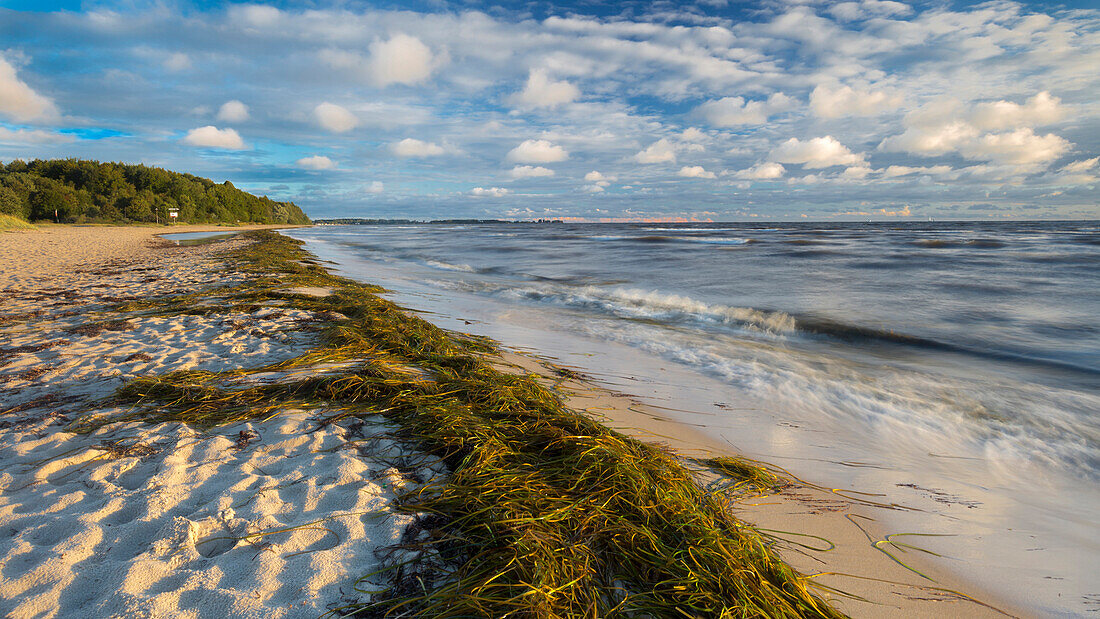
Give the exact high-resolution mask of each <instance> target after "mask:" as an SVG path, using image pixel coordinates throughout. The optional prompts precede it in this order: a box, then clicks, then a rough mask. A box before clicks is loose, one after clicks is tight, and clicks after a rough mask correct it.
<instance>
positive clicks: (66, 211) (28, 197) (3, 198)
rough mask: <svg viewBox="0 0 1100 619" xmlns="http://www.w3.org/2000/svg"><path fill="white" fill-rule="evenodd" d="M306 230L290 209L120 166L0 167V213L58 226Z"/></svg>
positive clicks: (202, 182)
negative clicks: (226, 225) (172, 223)
mask: <svg viewBox="0 0 1100 619" xmlns="http://www.w3.org/2000/svg"><path fill="white" fill-rule="evenodd" d="M170 209H175V210H176V211H177V212H178V217H177V218H176V221H180V222H188V223H214V222H230V223H234V222H238V221H240V222H252V223H266V224H308V223H310V221H309V218H308V217H306V215H305V213H303V212H302V209H300V208H298V206H297V205H296V204H294V203H293V202H275V201H274V200H270V199H268V198H267V197H266V196H265V197H262V198H260V197H256V196H254V195H252V194H250V193H246V192H244V191H241V190H240V189H237V188H236V187H234V186H233V184H232V183H230V182H229V181H226V182H224V183H221V184H218V183H215V182H214V181H212V180H210V179H206V178H199V177H197V176H192V175H190V174H180V173H178V172H170V171H168V170H164V169H161V168H152V167H148V166H144V165H127V164H123V163H100V162H98V161H85V160H77V159H54V160H49V161H43V160H40V159H36V160H34V161H31V162H29V163H27V162H23V161H19V160H16V161H13V162H11V163H9V164H7V165H4V164H2V163H0V213H6V214H9V215H15V216H17V217H22V218H23V219H26V220H28V221H45V220H49V221H54V218H55V215H54V214H55V213H56V218H57V220H59V221H61V222H62V223H96V222H102V223H118V222H151V221H155V220H157V219H159V220H160V221H161V222H164V221H165V220H166V219H167V218H168V212H169V210H170Z"/></svg>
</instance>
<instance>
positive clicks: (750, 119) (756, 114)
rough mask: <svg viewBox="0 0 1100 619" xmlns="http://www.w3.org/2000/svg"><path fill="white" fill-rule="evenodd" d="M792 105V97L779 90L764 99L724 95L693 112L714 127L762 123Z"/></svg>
mask: <svg viewBox="0 0 1100 619" xmlns="http://www.w3.org/2000/svg"><path fill="white" fill-rule="evenodd" d="M792 107H794V99H791V98H790V97H788V96H787V95H784V94H783V93H781V92H777V93H775V94H773V95H772V96H770V97H768V99H767V100H766V101H745V99H744V98H742V97H724V98H722V99H718V100H717V101H708V102H706V103H704V104H702V105H700V106H699V107H697V108H695V112H694V113H695V114H696V115H698V116H701V117H702V118H703V119H704V120H706V121H707V122H708V123H710V124H711V125H713V126H715V127H736V126H738V125H762V124H764V123H766V122H767V121H768V117H769V116H771V115H773V114H777V113H779V112H783V111H786V110H789V109H791V108H792Z"/></svg>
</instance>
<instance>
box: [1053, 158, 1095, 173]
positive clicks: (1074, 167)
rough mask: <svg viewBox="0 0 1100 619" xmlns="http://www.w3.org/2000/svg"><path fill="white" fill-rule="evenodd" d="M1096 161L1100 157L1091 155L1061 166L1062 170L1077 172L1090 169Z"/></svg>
mask: <svg viewBox="0 0 1100 619" xmlns="http://www.w3.org/2000/svg"><path fill="white" fill-rule="evenodd" d="M1097 162H1100V157H1093V158H1092V159H1082V160H1080V161H1074V162H1073V163H1067V164H1066V165H1064V166H1062V170H1061V171H1062V172H1068V173H1070V174H1079V173H1081V172H1085V171H1088V170H1091V169H1092V168H1095V167H1096V164H1097Z"/></svg>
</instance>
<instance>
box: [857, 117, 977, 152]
mask: <svg viewBox="0 0 1100 619" xmlns="http://www.w3.org/2000/svg"><path fill="white" fill-rule="evenodd" d="M978 133H979V132H978V130H977V129H976V128H974V126H973V125H971V124H969V123H966V122H963V121H961V120H952V121H947V122H944V123H941V124H936V125H930V126H915V127H909V128H908V129H906V130H905V132H904V133H902V134H901V135H894V136H890V137H888V138H886V139H884V140H883V141H882V142H881V143H879V146H878V147H879V149H880V150H884V151H887V152H902V153H912V154H916V155H943V154H946V153H949V152H952V151H954V150H956V149H957V148H959V146H960V145H962V144H964V143H966V142H968V141H969V140H972V139H974V138H975V137H977V135H978Z"/></svg>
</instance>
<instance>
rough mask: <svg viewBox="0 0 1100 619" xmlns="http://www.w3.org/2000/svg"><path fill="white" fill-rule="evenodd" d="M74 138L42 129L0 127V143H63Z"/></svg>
mask: <svg viewBox="0 0 1100 619" xmlns="http://www.w3.org/2000/svg"><path fill="white" fill-rule="evenodd" d="M75 139H76V138H74V137H73V136H71V135H66V134H64V133H54V132H52V131H43V130H42V129H16V130H14V131H13V130H11V129H8V128H6V127H0V144H64V143H65V142H72V141H74V140H75Z"/></svg>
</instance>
